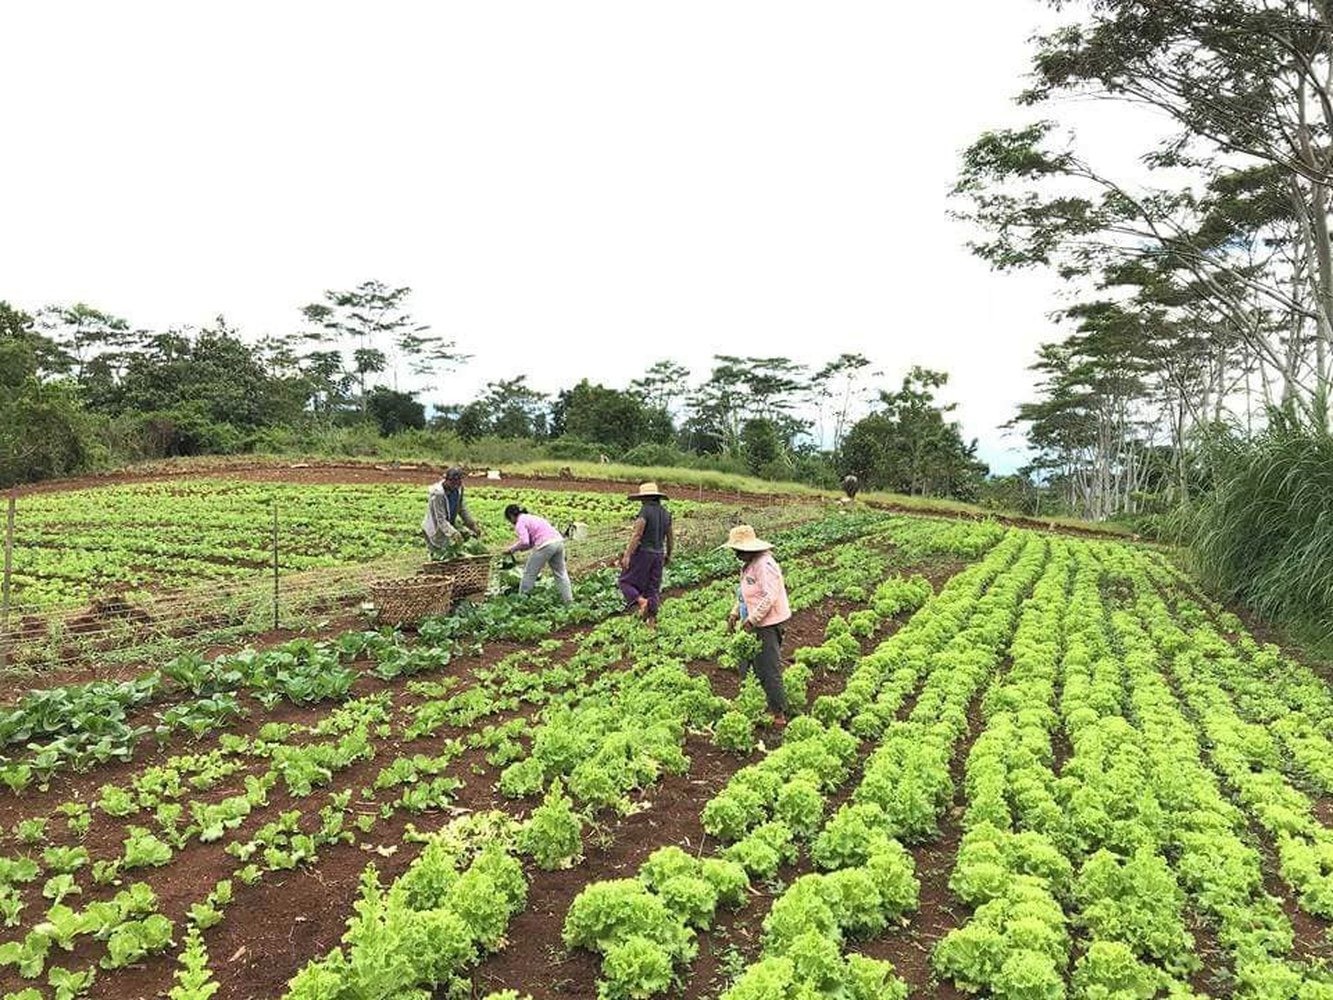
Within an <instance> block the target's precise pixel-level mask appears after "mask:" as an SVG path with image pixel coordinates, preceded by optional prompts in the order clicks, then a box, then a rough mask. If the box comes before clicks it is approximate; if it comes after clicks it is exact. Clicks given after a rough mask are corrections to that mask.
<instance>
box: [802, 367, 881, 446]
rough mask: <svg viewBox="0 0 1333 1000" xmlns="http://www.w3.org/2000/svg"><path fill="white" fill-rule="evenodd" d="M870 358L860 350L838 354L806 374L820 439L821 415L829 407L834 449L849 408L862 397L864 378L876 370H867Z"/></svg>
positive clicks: (866, 384) (847, 419)
mask: <svg viewBox="0 0 1333 1000" xmlns="http://www.w3.org/2000/svg"><path fill="white" fill-rule="evenodd" d="M869 367H870V359H869V358H867V357H866V356H865V355H864V354H846V353H844V354H839V355H838V356H837V357H836V358H834V359H833V360H832V361H830V362H829V363H828V364H826V365H824V367H823V368H821V369H819V371H817V372H815V374H814V375H813V376H811V378H810V389H811V393H812V394H813V396H814V398H815V402H816V405H817V407H818V410H819V425H820V427H819V430H820V434H819V436H820V440H821V442H822V441H824V431H825V428H824V415H825V410H826V409H827V410H828V411H829V415H830V418H831V420H832V424H833V426H832V430H833V441H832V443H831V446H832V449H833V451H834V452H836V451H837V450H838V448H839V446H840V445H841V444H842V436H843V434H844V433H846V430H847V427H848V423H849V417H850V415H851V412H852V408H853V407H855V406H857V405H858V404H859V403H861V402H862V401H863V399H864V397H865V394H866V391H867V386H868V384H869V383H868V378H867V375H869V377H874V376H875V375H877V374H879V373H877V372H876V373H867V372H866V369H867V368H869Z"/></svg>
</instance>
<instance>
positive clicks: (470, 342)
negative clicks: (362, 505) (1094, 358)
mask: <svg viewBox="0 0 1333 1000" xmlns="http://www.w3.org/2000/svg"><path fill="white" fill-rule="evenodd" d="M1042 16H1043V10H1042V8H1041V7H1040V6H1039V5H1038V4H1037V3H1035V2H1034V0H961V2H960V0H955V2H953V3H928V4H916V5H910V6H909V5H903V4H898V3H890V2H886V0H874V2H850V0H849V2H841V0H840V2H835V3H828V2H813V0H811V2H804V3H783V2H773V0H765V2H753V3H740V2H727V0H708V2H678V3H672V4H661V3H659V4H648V3H643V2H636V0H613V2H603V3H591V2H551V0H541V2H532V3H518V2H508V3H507V2H499V3H467V4H464V3H457V2H452V3H451V2H446V3H424V2H422V3H394V2H380V3H374V4H370V3H356V4H353V3H331V2H318V3H315V2H309V3H299V2H292V0H284V2H267V3H248V2H231V3H225V4H223V3H213V4H207V3H180V2H179V0H176V2H172V3H138V2H133V0H126V2H121V3H114V4H112V3H105V2H102V0H99V2H89V3H78V4H76V3H64V2H59V0H42V2H40V3H6V4H4V6H3V7H2V8H0V37H3V38H4V39H5V45H4V56H3V57H2V58H0V107H2V108H3V119H2V120H3V123H4V144H5V147H6V148H5V151H4V152H3V154H2V155H0V220H3V222H2V223H0V226H2V228H0V298H4V299H8V300H10V301H11V302H12V303H14V304H16V305H19V306H21V307H24V308H28V309H36V308H38V307H40V306H42V305H46V304H49V303H53V302H61V303H64V302H73V301H84V302H87V303H90V304H92V305H95V306H98V307H100V308H103V309H106V310H109V311H111V312H113V313H116V314H118V315H121V316H125V317H126V318H128V319H130V320H131V321H132V322H133V323H135V324H136V325H141V326H157V327H167V326H170V325H185V324H192V325H199V324H202V323H206V322H208V321H209V320H210V319H211V317H213V316H215V315H216V314H218V313H224V314H225V315H226V316H227V318H228V320H229V321H230V322H232V323H233V324H234V325H238V326H240V327H241V329H242V330H243V332H244V333H246V334H247V335H250V336H258V335H259V334H262V333H264V332H273V333H280V332H286V331H289V330H290V329H292V328H293V327H295V326H297V325H298V322H299V316H298V312H297V309H298V307H299V306H300V305H301V304H302V303H305V302H309V301H313V300H315V299H317V298H318V297H319V295H320V292H321V291H322V290H323V289H326V288H340V287H350V286H352V285H354V284H356V283H358V282H360V281H361V280H363V279H365V278H368V277H377V278H380V279H382V280H384V281H387V282H390V283H394V284H406V285H411V286H412V287H413V288H414V289H415V295H414V301H413V312H414V314H415V315H416V316H417V317H418V318H419V319H420V320H423V321H425V322H428V323H430V324H431V325H432V327H433V328H434V330H435V331H436V332H438V333H444V334H447V335H449V336H452V337H453V338H455V339H456V340H457V342H458V345H459V347H460V348H461V349H463V350H465V351H467V352H469V353H471V354H472V355H474V357H473V359H472V360H471V361H470V362H469V363H468V364H467V365H466V366H465V367H463V368H461V369H460V370H459V371H458V372H457V373H455V374H453V375H451V376H449V377H448V378H447V380H446V382H445V384H444V386H443V388H442V390H441V391H440V392H438V393H434V394H432V395H431V397H429V398H430V399H432V400H438V401H462V400H466V399H468V398H470V397H471V395H472V393H473V392H475V390H476V389H477V388H478V387H479V386H480V385H481V384H483V383H484V382H486V381H487V380H490V379H494V378H500V377H508V376H511V375H513V374H517V373H527V374H528V375H529V377H530V379H531V381H532V382H534V383H535V384H536V385H537V387H538V388H542V389H547V390H550V389H555V388H558V387H560V386H562V385H567V384H570V383H572V382H573V381H576V380H577V379H579V378H581V377H584V376H586V377H588V378H591V379H594V380H601V381H603V382H605V383H607V384H611V385H617V386H620V385H624V384H625V383H626V382H627V381H628V380H629V379H630V378H632V377H634V376H635V375H637V374H638V373H639V372H640V371H642V369H643V368H644V367H646V366H647V365H648V364H649V363H650V362H652V361H653V360H655V359H658V358H661V357H667V356H670V357H675V358H677V359H679V360H681V361H683V362H685V363H686V364H689V365H690V366H691V367H693V368H694V369H695V370H696V372H702V371H704V370H706V368H707V365H708V361H709V358H710V357H711V356H712V355H713V354H714V353H717V352H723V353H735V354H756V355H772V354H785V355H789V356H792V357H795V358H797V359H799V360H801V361H805V362H808V363H810V364H812V365H817V364H819V363H821V362H822V361H824V360H827V359H828V358H830V357H832V356H835V355H836V354H838V353H839V352H842V351H860V352H863V353H865V354H868V355H870V356H871V357H872V358H873V359H874V360H875V361H876V363H877V364H878V365H879V366H880V367H881V368H883V369H884V370H885V371H886V373H887V378H886V381H888V382H896V381H897V379H898V378H899V377H900V375H901V373H902V372H903V371H904V370H905V369H906V368H907V366H909V365H911V364H914V363H916V364H923V365H928V366H931V367H935V368H941V369H945V370H947V371H948V372H949V373H950V374H951V376H952V382H951V384H950V386H949V390H948V398H950V399H953V400H956V401H957V402H958V403H959V404H960V405H959V411H958V413H959V416H960V419H961V420H962V423H963V426H964V431H965V433H966V434H967V435H968V436H975V437H978V438H979V439H980V441H981V450H982V454H983V457H985V458H986V459H988V460H989V461H990V462H991V463H992V466H993V467H994V468H996V469H997V470H1007V469H1009V468H1011V467H1013V465H1014V464H1016V462H1017V461H1019V455H1018V453H1017V452H1016V451H1015V450H1014V449H1015V448H1017V447H1018V446H1020V445H1021V442H1020V441H1019V440H1017V439H1016V438H1015V437H1013V436H1012V435H1010V436H1005V435H1004V434H1003V433H1002V431H1001V430H1000V429H999V425H1000V424H1002V423H1003V422H1004V421H1006V420H1008V419H1009V417H1010V416H1012V413H1013V409H1014V406H1015V404H1016V403H1017V402H1018V401H1020V400H1022V399H1024V398H1027V394H1028V393H1029V390H1030V385H1031V378H1030V375H1029V373H1028V372H1027V371H1026V368H1027V365H1028V364H1029V363H1030V362H1031V360H1032V356H1033V350H1034V346H1035V345H1036V344H1037V343H1038V342H1039V341H1040V340H1043V339H1050V338H1052V337H1053V336H1054V335H1056V331H1055V330H1054V329H1053V328H1052V326H1051V325H1050V323H1049V321H1048V320H1047V318H1046V317H1047V314H1048V313H1049V312H1050V310H1051V309H1053V308H1054V307H1055V306H1056V305H1057V304H1058V300H1057V299H1056V297H1055V296H1056V293H1057V292H1058V291H1059V286H1058V283H1057V282H1056V280H1055V279H1054V278H1053V277H1051V276H1049V275H1025V276H1011V275H997V274H992V273H990V272H989V271H988V269H987V267H986V266H985V265H984V264H982V263H981V262H979V261H977V260H975V259H974V258H972V257H971V256H970V255H969V253H968V251H967V250H966V249H965V247H964V240H965V238H966V235H967V234H966V233H965V232H964V231H963V230H962V229H961V228H960V227H959V226H958V225H957V224H955V223H953V222H951V221H950V220H949V219H948V218H947V211H948V209H949V204H948V199H947V198H946V194H947V192H948V190H949V187H950V185H951V183H952V181H953V178H954V175H955V173H956V169H957V163H958V154H959V152H960V150H961V149H962V148H963V147H964V146H966V145H967V144H968V143H969V142H970V141H971V140H972V139H973V138H974V137H975V136H976V135H977V134H978V132H980V131H981V130H982V129H985V128H988V127H993V126H996V125H1001V124H1013V123H1016V122H1020V121H1026V120H1027V118H1028V117H1029V116H1030V115H1032V114H1033V113H1032V112H1023V111H1020V110H1016V109H1014V108H1012V106H1011V104H1010V98H1011V96H1012V95H1013V94H1014V93H1015V92H1016V91H1017V90H1018V89H1020V87H1021V85H1022V81H1021V76H1022V74H1023V73H1024V72H1025V70H1026V65H1027V53H1028V46H1027V44H1026V39H1027V38H1028V36H1029V35H1030V34H1031V33H1032V31H1033V29H1034V27H1035V26H1036V25H1037V24H1038V20H1039V18H1041V17H1042ZM1047 16H1049V15H1047ZM1073 113H1074V115H1075V116H1076V117H1077V115H1079V114H1083V113H1085V112H1084V111H1082V110H1079V109H1074V112H1073ZM1086 113H1087V114H1091V112H1090V111H1087V112H1086ZM1099 139H1100V141H1101V142H1102V144H1104V145H1106V146H1107V147H1108V148H1111V149H1114V148H1115V147H1116V146H1117V139H1118V137H1116V136H1114V135H1106V134H1103V135H1101V136H1099Z"/></svg>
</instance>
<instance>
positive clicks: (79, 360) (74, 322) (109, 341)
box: [38, 302, 136, 382]
mask: <svg viewBox="0 0 1333 1000" xmlns="http://www.w3.org/2000/svg"><path fill="white" fill-rule="evenodd" d="M38 318H39V320H40V321H41V324H42V327H43V328H44V329H45V330H46V331H47V333H48V334H49V335H50V337H51V339H52V340H54V341H55V342H56V343H57V344H58V345H59V346H60V348H61V350H62V351H64V353H65V354H66V356H67V357H68V364H69V370H71V371H72V372H73V374H74V377H75V378H76V379H78V380H79V382H83V381H84V379H85V373H86V371H87V367H88V364H89V362H91V361H92V360H93V359H94V358H97V357H100V356H104V355H113V356H117V355H121V354H122V352H123V351H124V350H125V349H126V348H128V347H129V346H130V345H131V344H133V343H134V342H135V339H136V338H135V335H134V333H133V332H132V331H131V330H130V325H129V323H127V322H126V321H125V320H123V319H121V318H120V317H118V316H112V315H111V314H110V313H106V312H103V311H102V310H100V309H94V308H93V307H92V306H89V305H86V304H84V303H82V302H76V303H75V304H74V305H72V306H48V307H47V308H45V309H43V310H42V311H41V312H40V313H39V314H38ZM115 360H116V359H113V358H103V361H104V364H106V363H111V364H114V363H115ZM120 360H122V363H123V358H121V359H120Z"/></svg>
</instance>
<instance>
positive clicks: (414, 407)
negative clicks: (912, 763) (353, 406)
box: [369, 385, 426, 437]
mask: <svg viewBox="0 0 1333 1000" xmlns="http://www.w3.org/2000/svg"><path fill="white" fill-rule="evenodd" d="M369 410H370V416H371V417H372V418H373V419H374V420H375V422H376V423H377V424H379V427H380V434H382V435H383V436H385V437H388V436H389V435H390V434H397V433H398V432H399V431H405V430H409V429H415V430H421V429H422V428H424V427H425V426H426V407H425V406H423V405H422V404H421V403H418V402H417V401H416V400H415V399H414V398H413V397H412V395H411V394H410V393H406V392H399V391H398V390H396V389H390V388H388V387H387V386H383V385H377V386H375V388H374V389H372V390H371V392H370V406H369Z"/></svg>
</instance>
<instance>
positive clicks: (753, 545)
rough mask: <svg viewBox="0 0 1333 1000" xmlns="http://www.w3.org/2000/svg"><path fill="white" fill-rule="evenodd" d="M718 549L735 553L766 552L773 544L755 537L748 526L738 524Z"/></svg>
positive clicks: (752, 530)
mask: <svg viewBox="0 0 1333 1000" xmlns="http://www.w3.org/2000/svg"><path fill="white" fill-rule="evenodd" d="M720 547H721V548H724V549H735V550H736V551H737V552H767V551H768V550H769V549H771V548H772V547H773V544H772V543H771V542H766V541H764V540H763V539H762V538H760V537H759V536H758V535H756V534H755V533H754V529H753V528H752V527H750V526H749V525H748V524H738V525H736V527H734V528H732V529H731V530H730V531H729V532H727V540H726V541H725V542H723V543H722V545H721V546H720Z"/></svg>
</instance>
